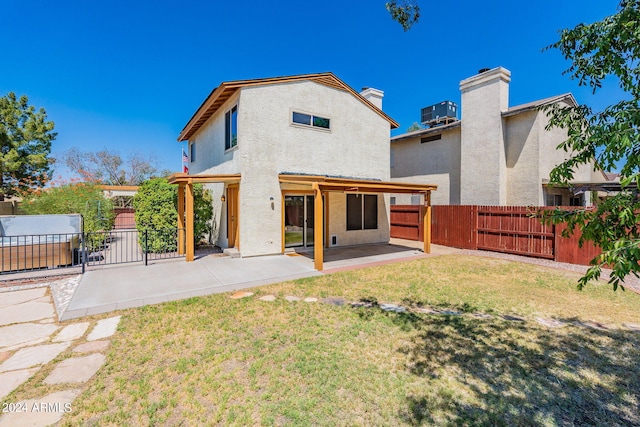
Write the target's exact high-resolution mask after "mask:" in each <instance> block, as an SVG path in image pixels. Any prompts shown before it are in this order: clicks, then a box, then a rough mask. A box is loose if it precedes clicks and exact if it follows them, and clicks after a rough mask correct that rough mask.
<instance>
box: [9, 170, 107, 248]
mask: <svg viewBox="0 0 640 427" xmlns="http://www.w3.org/2000/svg"><path fill="white" fill-rule="evenodd" d="M20 208H21V209H22V211H24V212H25V213H27V214H29V215H48V214H81V215H82V230H83V231H84V232H85V233H89V234H88V235H87V238H86V240H85V245H86V248H87V250H89V251H94V250H100V249H101V247H102V245H103V244H104V241H105V235H104V233H98V232H100V231H109V230H111V228H113V223H114V221H115V215H114V212H113V203H112V202H111V200H109V199H107V198H106V197H105V196H104V193H103V192H102V188H100V186H99V185H97V184H93V183H83V182H80V183H73V184H65V185H62V186H60V187H52V188H49V189H46V190H43V191H39V192H37V193H35V194H34V195H32V196H31V197H29V198H28V199H27V200H26V201H25V202H24V203H22V204H21V205H20Z"/></svg>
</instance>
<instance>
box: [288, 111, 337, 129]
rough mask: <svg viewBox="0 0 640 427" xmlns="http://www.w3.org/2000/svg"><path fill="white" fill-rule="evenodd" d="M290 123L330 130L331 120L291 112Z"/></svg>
mask: <svg viewBox="0 0 640 427" xmlns="http://www.w3.org/2000/svg"><path fill="white" fill-rule="evenodd" d="M291 123H292V124H296V125H303V126H309V127H314V128H320V129H331V119H328V118H326V117H320V116H316V115H313V114H306V113H300V112H297V111H293V112H292V116H291Z"/></svg>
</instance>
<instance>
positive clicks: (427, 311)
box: [415, 307, 441, 314]
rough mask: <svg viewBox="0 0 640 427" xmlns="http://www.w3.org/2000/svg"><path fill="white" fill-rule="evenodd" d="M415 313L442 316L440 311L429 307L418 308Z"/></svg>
mask: <svg viewBox="0 0 640 427" xmlns="http://www.w3.org/2000/svg"><path fill="white" fill-rule="evenodd" d="M415 311H416V312H418V313H424V314H441V311H440V310H435V309H433V308H428V307H418V308H416V309H415Z"/></svg>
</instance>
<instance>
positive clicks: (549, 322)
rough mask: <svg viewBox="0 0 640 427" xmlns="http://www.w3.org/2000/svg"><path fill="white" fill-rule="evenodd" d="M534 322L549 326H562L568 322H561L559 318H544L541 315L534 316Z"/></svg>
mask: <svg viewBox="0 0 640 427" xmlns="http://www.w3.org/2000/svg"><path fill="white" fill-rule="evenodd" d="M536 322H538V323H540V324H541V325H544V326H547V327H549V328H562V327H565V326H567V325H568V323H566V322H561V321H560V320H556V319H545V318H542V317H536Z"/></svg>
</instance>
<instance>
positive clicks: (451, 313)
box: [440, 310, 463, 316]
mask: <svg viewBox="0 0 640 427" xmlns="http://www.w3.org/2000/svg"><path fill="white" fill-rule="evenodd" d="M440 314H444V315H445V316H462V314H463V313H462V312H461V311H456V310H440Z"/></svg>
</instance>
